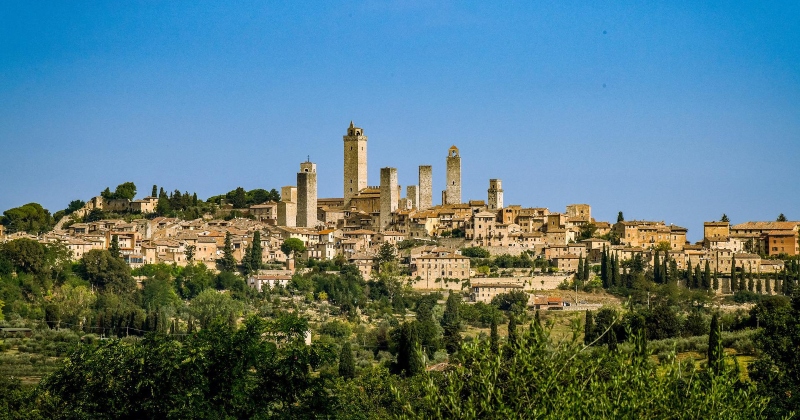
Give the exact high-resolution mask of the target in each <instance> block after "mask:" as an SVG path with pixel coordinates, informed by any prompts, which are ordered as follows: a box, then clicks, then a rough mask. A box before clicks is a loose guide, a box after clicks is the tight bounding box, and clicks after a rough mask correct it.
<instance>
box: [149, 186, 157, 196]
mask: <svg viewBox="0 0 800 420" xmlns="http://www.w3.org/2000/svg"><path fill="white" fill-rule="evenodd" d="M150 197H158V186H156V185H153V192H151V193H150Z"/></svg>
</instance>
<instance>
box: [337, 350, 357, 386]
mask: <svg viewBox="0 0 800 420" xmlns="http://www.w3.org/2000/svg"><path fill="white" fill-rule="evenodd" d="M339 376H341V377H342V378H346V379H351V378H354V377H355V376H356V361H355V359H354V358H353V350H352V349H351V348H350V342H349V341H345V342H344V344H342V352H341V353H339Z"/></svg>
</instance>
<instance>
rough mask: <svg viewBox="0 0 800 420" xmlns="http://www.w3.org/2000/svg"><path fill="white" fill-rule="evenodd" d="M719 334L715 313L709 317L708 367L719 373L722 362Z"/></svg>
mask: <svg viewBox="0 0 800 420" xmlns="http://www.w3.org/2000/svg"><path fill="white" fill-rule="evenodd" d="M721 335H722V334H721V332H720V329H719V319H717V314H714V316H713V317H711V331H710V332H709V334H708V367H709V368H711V371H712V372H714V374H719V372H720V371H721V370H722V366H723V363H724V359H723V357H724V354H723V351H722V339H721Z"/></svg>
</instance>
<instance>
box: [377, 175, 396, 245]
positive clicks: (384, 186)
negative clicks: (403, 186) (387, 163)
mask: <svg viewBox="0 0 800 420" xmlns="http://www.w3.org/2000/svg"><path fill="white" fill-rule="evenodd" d="M380 188H381V189H380V191H381V215H380V229H381V230H383V229H386V227H387V226H389V223H390V222H391V221H392V213H394V212H395V211H397V202H398V201H399V198H400V194H399V192H400V190H399V189H398V188H397V168H381V187H380Z"/></svg>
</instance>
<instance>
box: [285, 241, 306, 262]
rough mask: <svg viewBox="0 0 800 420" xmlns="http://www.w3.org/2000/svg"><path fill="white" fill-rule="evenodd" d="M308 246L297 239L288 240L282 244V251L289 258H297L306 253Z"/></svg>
mask: <svg viewBox="0 0 800 420" xmlns="http://www.w3.org/2000/svg"><path fill="white" fill-rule="evenodd" d="M305 250H306V246H305V244H303V241H301V240H300V239H297V238H288V239H286V240H285V241H283V243H282V244H281V251H283V253H284V254H286V256H287V257H289V258H296V257H297V254H299V253H302V252H305Z"/></svg>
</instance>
